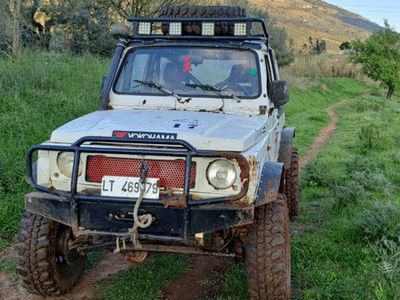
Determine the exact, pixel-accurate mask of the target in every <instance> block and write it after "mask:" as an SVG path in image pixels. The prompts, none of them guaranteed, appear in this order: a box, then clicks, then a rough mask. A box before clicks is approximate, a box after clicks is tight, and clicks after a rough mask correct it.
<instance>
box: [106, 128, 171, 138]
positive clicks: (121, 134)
mask: <svg viewBox="0 0 400 300" xmlns="http://www.w3.org/2000/svg"><path fill="white" fill-rule="evenodd" d="M112 136H113V137H116V138H120V139H123V138H125V139H142V140H176V139H177V138H178V134H176V133H167V132H145V131H121V130H114V131H113V133H112Z"/></svg>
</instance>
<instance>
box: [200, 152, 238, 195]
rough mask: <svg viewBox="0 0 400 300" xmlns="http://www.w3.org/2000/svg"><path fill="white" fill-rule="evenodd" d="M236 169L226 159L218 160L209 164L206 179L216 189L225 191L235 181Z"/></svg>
mask: <svg viewBox="0 0 400 300" xmlns="http://www.w3.org/2000/svg"><path fill="white" fill-rule="evenodd" d="M236 177H237V173H236V167H235V165H234V164H233V163H231V162H230V161H229V160H226V159H218V160H215V161H213V162H212V163H210V164H209V166H208V168H207V179H208V181H209V182H210V184H211V185H212V186H213V187H215V188H216V189H227V188H229V187H231V186H232V185H233V184H234V183H235V181H236Z"/></svg>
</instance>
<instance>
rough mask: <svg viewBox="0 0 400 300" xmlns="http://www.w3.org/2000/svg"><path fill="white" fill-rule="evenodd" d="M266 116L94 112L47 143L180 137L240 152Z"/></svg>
mask: <svg viewBox="0 0 400 300" xmlns="http://www.w3.org/2000/svg"><path fill="white" fill-rule="evenodd" d="M266 123H267V117H266V116H251V117H250V116H237V115H228V114H224V113H210V112H188V111H166V110H107V111H96V112H93V113H91V114H88V115H85V116H83V117H80V118H78V119H75V120H73V121H71V122H69V123H67V124H65V125H63V126H61V127H59V128H58V129H56V130H54V131H53V133H52V135H51V139H50V141H51V142H55V143H68V144H70V143H74V142H75V141H76V140H78V139H79V138H81V137H84V136H104V137H111V136H116V137H135V138H160V139H166V138H167V139H180V140H185V141H187V142H188V143H190V144H192V145H193V146H194V147H195V148H197V149H198V150H222V151H238V152H242V151H245V150H246V149H248V148H250V147H251V146H252V145H254V144H255V143H256V142H257V141H258V139H259V138H260V137H261V136H262V134H263V133H264V132H265V129H266Z"/></svg>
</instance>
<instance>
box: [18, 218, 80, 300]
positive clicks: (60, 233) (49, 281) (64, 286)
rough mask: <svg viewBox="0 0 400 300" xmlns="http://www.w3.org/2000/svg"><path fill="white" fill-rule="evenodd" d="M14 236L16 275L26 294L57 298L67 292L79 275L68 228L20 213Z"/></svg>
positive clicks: (78, 265) (74, 250) (72, 239)
mask: <svg viewBox="0 0 400 300" xmlns="http://www.w3.org/2000/svg"><path fill="white" fill-rule="evenodd" d="M20 227H21V232H20V233H19V234H18V239H19V243H18V245H17V251H18V258H19V260H18V267H17V269H18V272H19V274H20V276H21V278H22V285H23V287H24V288H25V289H26V290H27V291H28V292H30V293H33V294H38V295H42V296H57V295H61V294H64V293H66V292H68V291H69V290H70V289H71V288H72V287H73V286H74V285H75V284H76V282H77V281H78V279H79V277H80V276H81V274H82V272H83V267H84V256H82V255H80V254H79V253H78V251H77V250H76V247H75V246H76V244H74V238H73V236H72V230H71V228H70V227H68V226H65V225H63V224H60V223H58V222H55V221H52V220H49V219H47V218H45V217H42V216H39V215H35V214H30V213H28V212H25V213H24V220H23V221H21V222H20Z"/></svg>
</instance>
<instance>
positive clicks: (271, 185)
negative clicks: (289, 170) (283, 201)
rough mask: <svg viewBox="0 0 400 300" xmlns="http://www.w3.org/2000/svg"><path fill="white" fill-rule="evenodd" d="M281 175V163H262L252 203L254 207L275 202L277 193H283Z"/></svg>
mask: <svg viewBox="0 0 400 300" xmlns="http://www.w3.org/2000/svg"><path fill="white" fill-rule="evenodd" d="M283 174H284V170H283V163H281V162H266V163H264V165H263V167H262V170H261V176H260V182H259V185H258V189H257V194H256V198H255V201H254V203H255V206H256V207H257V206H261V205H264V204H266V203H270V202H273V201H275V200H276V197H277V196H278V193H282V192H283V185H284V180H283Z"/></svg>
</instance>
